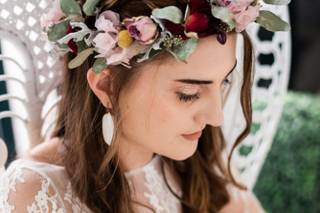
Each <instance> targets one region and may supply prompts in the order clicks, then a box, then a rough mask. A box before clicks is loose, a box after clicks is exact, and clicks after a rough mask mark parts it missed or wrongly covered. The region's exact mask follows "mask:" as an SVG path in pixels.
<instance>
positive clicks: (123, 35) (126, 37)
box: [118, 30, 133, 48]
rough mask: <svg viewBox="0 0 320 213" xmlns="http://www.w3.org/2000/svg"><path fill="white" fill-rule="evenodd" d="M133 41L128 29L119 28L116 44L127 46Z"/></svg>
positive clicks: (122, 46)
mask: <svg viewBox="0 0 320 213" xmlns="http://www.w3.org/2000/svg"><path fill="white" fill-rule="evenodd" d="M132 42H133V39H132V37H131V36H130V33H129V31H128V30H121V31H120V32H119V34H118V45H119V47H121V48H127V47H129V46H130V45H131V44H132Z"/></svg>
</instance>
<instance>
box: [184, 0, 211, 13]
mask: <svg viewBox="0 0 320 213" xmlns="http://www.w3.org/2000/svg"><path fill="white" fill-rule="evenodd" d="M189 6H190V13H191V14H193V13H195V12H203V11H207V10H209V12H210V4H209V2H208V1H207V0H190V1H189Z"/></svg>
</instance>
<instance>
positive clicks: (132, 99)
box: [87, 34, 236, 162]
mask: <svg viewBox="0 0 320 213" xmlns="http://www.w3.org/2000/svg"><path fill="white" fill-rule="evenodd" d="M214 36H215V35H212V36H208V37H205V38H202V39H200V40H199V43H198V47H197V49H196V50H195V52H193V53H192V54H191V55H190V56H189V58H188V59H187V63H183V62H178V61H176V60H175V59H174V57H168V58H166V59H165V60H163V61H161V60H154V61H151V62H150V63H147V64H146V65H144V66H142V67H141V70H140V71H139V74H138V76H137V78H135V79H134V80H133V82H131V83H130V84H129V85H128V86H127V87H126V88H124V89H123V90H122V92H121V94H120V97H119V107H120V113H121V117H122V121H121V131H120V132H121V135H120V137H119V145H120V146H119V147H120V150H119V151H120V156H125V158H127V159H136V160H137V161H139V160H138V159H140V160H141V162H142V161H143V159H145V162H147V161H148V160H146V159H150V158H151V157H152V155H153V154H154V153H156V154H160V155H163V156H166V157H168V158H170V159H174V160H184V159H187V158H188V157H190V156H192V155H193V154H194V152H195V151H196V149H197V145H198V138H192V136H190V134H192V133H196V132H199V131H200V132H201V131H202V130H203V129H204V127H205V126H206V125H211V126H215V127H217V126H221V125H222V123H223V111H222V107H223V106H222V90H223V89H224V87H226V86H227V81H228V79H229V76H230V74H231V72H232V70H233V68H234V66H235V63H236V34H230V35H228V39H227V43H226V44H225V45H221V44H220V43H218V42H217V39H216V38H214ZM109 72H112V71H110V70H105V71H103V72H102V73H101V74H99V75H96V74H95V73H93V71H92V70H89V71H88V75H87V79H88V82H89V85H90V87H91V89H92V90H93V91H94V93H95V94H96V95H97V96H98V98H99V99H100V101H101V102H102V103H103V104H104V106H110V105H109V104H110V103H109V102H108V100H109V99H108V95H107V94H106V92H104V91H101V90H100V89H99V88H98V87H97V86H96V85H97V83H96V82H98V81H99V80H100V79H102V78H105V77H106V76H108V74H109ZM110 107H112V106H110ZM188 135H189V136H188ZM194 135H195V134H193V136H194ZM198 136H199V135H198ZM128 161H129V160H128Z"/></svg>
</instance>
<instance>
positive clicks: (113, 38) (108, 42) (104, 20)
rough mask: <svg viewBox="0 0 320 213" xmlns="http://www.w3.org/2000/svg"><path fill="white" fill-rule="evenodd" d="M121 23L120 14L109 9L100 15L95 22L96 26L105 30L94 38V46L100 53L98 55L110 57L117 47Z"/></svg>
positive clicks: (99, 29) (100, 29)
mask: <svg viewBox="0 0 320 213" xmlns="http://www.w3.org/2000/svg"><path fill="white" fill-rule="evenodd" d="M119 25H120V16H119V14H117V13H115V12H113V11H111V10H107V11H104V12H103V13H101V14H100V15H99V18H98V19H97V20H96V22H95V27H96V28H97V29H98V31H103V32H100V33H98V35H96V36H95V38H94V39H93V42H94V46H95V47H96V48H97V52H98V53H99V55H98V57H108V56H109V55H110V54H112V52H113V51H114V49H115V48H116V45H117V42H118V39H117V34H118V29H117V27H118V26H119Z"/></svg>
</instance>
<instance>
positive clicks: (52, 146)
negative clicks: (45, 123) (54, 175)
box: [23, 138, 64, 165]
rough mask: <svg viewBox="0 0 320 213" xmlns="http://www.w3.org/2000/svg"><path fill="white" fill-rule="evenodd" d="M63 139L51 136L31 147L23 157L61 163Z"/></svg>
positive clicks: (56, 163)
mask: <svg viewBox="0 0 320 213" xmlns="http://www.w3.org/2000/svg"><path fill="white" fill-rule="evenodd" d="M63 147H64V146H63V141H62V139H60V138H51V139H49V140H46V141H44V142H42V143H40V144H38V145H37V146H35V147H33V148H32V149H31V150H30V151H29V152H28V153H27V154H26V155H25V156H23V158H25V159H30V160H34V161H39V162H45V163H50V164H55V165H62V158H61V156H62V153H63V151H64V150H63Z"/></svg>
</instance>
